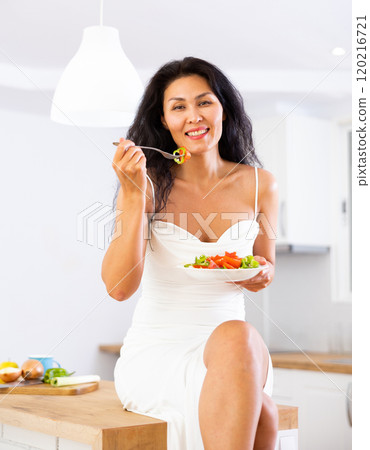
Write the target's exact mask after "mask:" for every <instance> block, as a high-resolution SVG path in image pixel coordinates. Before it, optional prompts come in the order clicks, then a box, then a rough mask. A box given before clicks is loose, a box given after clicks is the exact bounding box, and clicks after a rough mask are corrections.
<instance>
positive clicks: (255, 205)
mask: <svg viewBox="0 0 370 450" xmlns="http://www.w3.org/2000/svg"><path fill="white" fill-rule="evenodd" d="M254 172H255V174H256V198H255V200H254V219H253V220H254V221H255V220H256V218H257V199H258V170H257V167H255V168H254Z"/></svg>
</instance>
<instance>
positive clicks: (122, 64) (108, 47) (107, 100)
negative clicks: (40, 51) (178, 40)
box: [51, 26, 143, 127]
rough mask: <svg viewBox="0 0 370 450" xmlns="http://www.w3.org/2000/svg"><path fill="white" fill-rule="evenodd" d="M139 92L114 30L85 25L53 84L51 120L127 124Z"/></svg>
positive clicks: (94, 124)
mask: <svg viewBox="0 0 370 450" xmlns="http://www.w3.org/2000/svg"><path fill="white" fill-rule="evenodd" d="M142 94H143V85H142V83H141V80H140V78H139V76H138V74H137V73H136V71H135V68H134V66H133V65H132V64H131V62H130V61H129V59H128V58H127V56H126V55H125V53H124V51H123V49H122V47H121V44H120V40H119V35H118V30H117V29H116V28H112V27H105V26H94V27H87V28H85V29H84V33H83V38H82V43H81V46H80V48H79V49H78V51H77V53H76V55H75V56H74V57H73V58H72V60H71V61H70V63H69V64H68V65H67V67H66V69H65V70H64V72H63V74H62V76H61V78H60V80H59V83H58V85H57V88H56V91H55V94H54V99H53V104H52V107H51V120H54V121H55V122H59V123H63V124H67V125H78V126H82V127H122V126H129V125H130V124H131V123H132V121H133V118H134V115H135V111H136V108H137V106H138V103H139V100H140V98H141V96H142Z"/></svg>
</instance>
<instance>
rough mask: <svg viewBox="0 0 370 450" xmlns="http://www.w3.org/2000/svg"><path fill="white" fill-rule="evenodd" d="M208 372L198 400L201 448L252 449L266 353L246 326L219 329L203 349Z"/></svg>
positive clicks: (226, 324) (226, 325) (236, 323)
mask: <svg viewBox="0 0 370 450" xmlns="http://www.w3.org/2000/svg"><path fill="white" fill-rule="evenodd" d="M204 363H205V365H206V367H207V373H206V376H205V379H204V382H203V387H202V391H201V394H200V399H199V424H200V430H201V434H202V439H203V444H204V449H205V450H252V449H253V445H254V441H255V437H256V431H257V426H258V423H259V420H260V415H261V410H262V404H263V386H264V384H265V381H266V374H267V368H268V352H267V349H266V346H265V344H264V342H263V340H262V338H261V336H260V335H259V334H258V332H257V331H256V330H255V329H254V328H253V327H252V326H251V325H249V324H248V323H246V322H244V321H240V320H232V321H228V322H224V323H223V324H221V325H219V326H218V327H217V328H216V329H215V330H214V331H213V333H212V335H211V336H210V337H209V339H208V342H207V345H206V348H205V350H204Z"/></svg>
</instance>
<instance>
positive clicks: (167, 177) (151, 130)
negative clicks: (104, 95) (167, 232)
mask: <svg viewBox="0 0 370 450" xmlns="http://www.w3.org/2000/svg"><path fill="white" fill-rule="evenodd" d="M189 75H199V76H201V77H203V78H204V79H206V80H207V82H208V84H209V85H210V87H211V89H212V92H213V93H214V94H215V95H216V97H217V98H218V100H219V101H220V103H221V105H222V108H223V111H224V112H225V114H226V119H225V120H224V121H223V125H222V135H221V139H220V141H219V144H218V148H219V153H220V156H221V158H222V159H224V160H227V161H232V162H235V163H241V164H249V165H251V166H259V167H262V164H261V162H260V160H259V159H258V157H257V155H256V153H255V149H254V146H253V140H252V124H251V121H250V119H249V117H248V116H247V114H246V112H245V110H244V104H243V98H242V96H241V94H240V93H239V91H238V90H237V89H236V88H235V87H234V86H233V85H232V83H231V82H230V81H229V80H228V78H227V77H226V76H225V75H224V74H223V73H222V72H221V70H220V69H219V68H218V67H216V66H214V65H213V64H211V63H209V62H207V61H204V60H203V59H199V58H193V57H186V58H184V59H183V60H177V61H170V62H168V63H167V64H165V65H163V66H162V67H161V68H160V69H159V70H158V71H157V72H156V73H155V75H154V76H153V77H152V78H151V80H150V81H149V83H148V85H147V87H146V89H145V92H144V94H143V97H142V99H141V102H140V105H139V108H138V110H137V113H136V117H135V119H134V122H133V123H132V125H131V127H130V128H129V130H128V133H127V136H126V139H129V140H131V141H133V142H135V144H136V145H138V146H140V145H146V146H150V147H157V148H160V149H162V150H165V151H167V152H168V153H171V154H172V152H173V151H174V150H175V149H176V148H177V144H176V143H175V142H174V140H173V139H172V136H171V133H170V132H169V131H168V130H167V129H165V128H164V126H163V124H162V122H161V116H163V99H164V92H165V90H166V88H167V87H168V86H169V85H170V84H171V83H172V82H173V81H175V80H177V79H178V78H182V77H186V76H189ZM143 152H144V154H145V157H146V160H147V171H148V173H149V175H152V177H151V178H152V179H153V178H154V179H153V181H154V185H155V198H156V211H154V212H160V211H161V210H162V209H165V207H166V204H167V200H168V196H169V194H170V192H171V189H172V186H173V183H174V175H173V173H172V172H173V171H171V170H170V169H171V168H172V167H173V166H174V165H176V162H174V161H172V160H168V159H166V158H163V156H162V155H161V154H160V153H158V152H153V151H150V150H146V149H143ZM119 187H120V185H119V184H118V187H117V191H116V194H115V198H114V203H116V199H117V195H118V191H119Z"/></svg>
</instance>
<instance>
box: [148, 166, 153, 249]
mask: <svg viewBox="0 0 370 450" xmlns="http://www.w3.org/2000/svg"><path fill="white" fill-rule="evenodd" d="M146 177H147V178H148V180H149V181H150V185H151V187H152V199H153V214H152V216H151V217H150V219H149V220H148V239H149V245H150V248H151V249H152V251H153V247H152V239H151V238H152V222H153V219H154V216H155V192H154V186H153V182H152V180H151V179H150V177H149V175H148V174H146Z"/></svg>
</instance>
